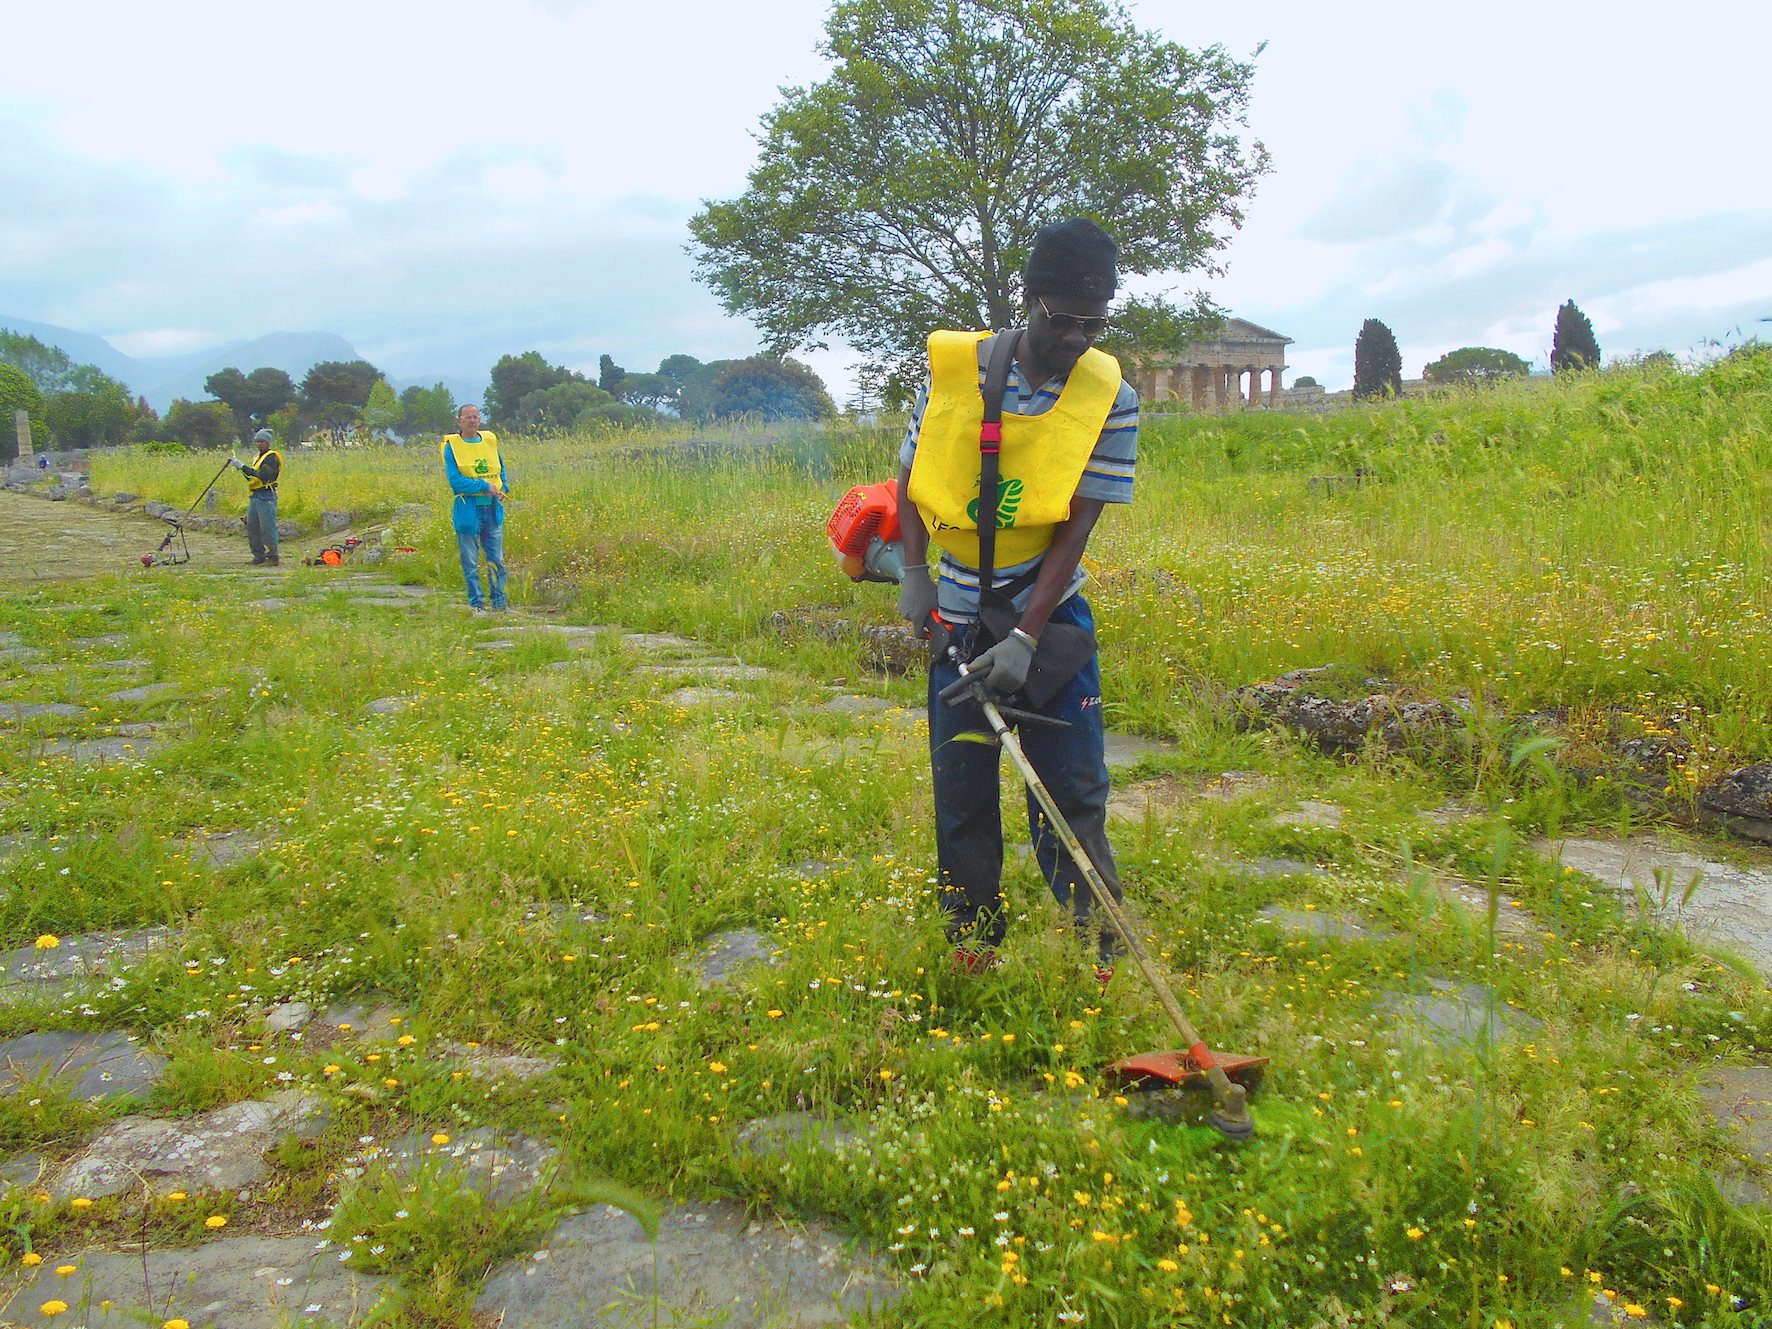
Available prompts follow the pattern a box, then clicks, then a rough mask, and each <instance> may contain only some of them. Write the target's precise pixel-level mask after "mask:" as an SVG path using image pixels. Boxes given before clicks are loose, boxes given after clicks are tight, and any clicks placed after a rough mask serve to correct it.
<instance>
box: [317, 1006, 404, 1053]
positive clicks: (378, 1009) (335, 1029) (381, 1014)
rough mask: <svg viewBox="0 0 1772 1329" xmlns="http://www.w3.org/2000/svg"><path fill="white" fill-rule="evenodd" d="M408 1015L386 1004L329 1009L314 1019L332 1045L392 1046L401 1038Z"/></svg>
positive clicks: (396, 1007) (398, 1008) (332, 1007)
mask: <svg viewBox="0 0 1772 1329" xmlns="http://www.w3.org/2000/svg"><path fill="white" fill-rule="evenodd" d="M407 1018H408V1017H407V1012H406V1011H404V1010H402V1009H401V1008H400V1007H398V1006H392V1005H389V1004H387V1003H386V1002H378V1003H376V1004H374V1005H370V1004H368V1003H352V1004H350V1005H346V1006H329V1007H327V1008H326V1009H325V1010H323V1011H321V1012H320V1014H319V1016H318V1017H317V1018H316V1019H315V1022H314V1023H315V1025H316V1027H317V1028H319V1029H324V1030H325V1031H326V1032H327V1034H328V1035H329V1036H330V1037H331V1038H333V1039H334V1040H335V1041H348V1042H368V1043H377V1042H380V1043H391V1042H393V1041H394V1040H395V1039H397V1038H398V1037H400V1031H401V1030H402V1029H403V1028H404V1027H405V1024H406V1020H407Z"/></svg>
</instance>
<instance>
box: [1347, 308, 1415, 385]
mask: <svg viewBox="0 0 1772 1329" xmlns="http://www.w3.org/2000/svg"><path fill="white" fill-rule="evenodd" d="M1402 395H1403V353H1402V352H1401V351H1399V350H1398V349H1397V338H1396V335H1395V334H1394V333H1392V332H1391V330H1390V329H1389V328H1387V327H1385V325H1384V324H1382V323H1380V322H1379V321H1378V320H1377V319H1375V318H1369V319H1367V320H1366V321H1365V322H1364V323H1362V324H1360V335H1359V336H1358V337H1357V338H1355V339H1354V396H1356V397H1362V398H1364V397H1400V396H1402Z"/></svg>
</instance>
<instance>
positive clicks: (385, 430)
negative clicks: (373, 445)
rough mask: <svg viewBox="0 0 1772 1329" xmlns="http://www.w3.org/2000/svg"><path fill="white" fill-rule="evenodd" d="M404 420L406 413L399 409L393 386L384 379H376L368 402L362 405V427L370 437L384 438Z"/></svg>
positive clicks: (398, 401) (370, 390) (398, 400)
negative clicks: (367, 431)
mask: <svg viewBox="0 0 1772 1329" xmlns="http://www.w3.org/2000/svg"><path fill="white" fill-rule="evenodd" d="M405 418H406V412H405V411H404V410H402V409H401V407H400V398H399V397H397V396H396V395H395V394H394V385H393V384H392V383H390V382H388V381H387V379H385V378H378V379H376V380H375V386H374V387H372V388H370V389H369V400H368V401H366V402H364V403H363V425H364V427H365V428H366V429H368V430H369V433H370V436H371V437H373V438H386V437H387V436H388V434H389V432H391V431H392V430H396V429H398V428H399V427H400V421H401V420H403V419H405Z"/></svg>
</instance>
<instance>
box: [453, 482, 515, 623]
mask: <svg viewBox="0 0 1772 1329" xmlns="http://www.w3.org/2000/svg"><path fill="white" fill-rule="evenodd" d="M473 507H474V511H475V513H476V514H478V516H479V518H480V520H479V524H478V525H477V526H476V527H475V528H474V529H473V530H470V531H462V530H458V531H456V533H455V544H456V548H457V549H458V550H459V551H460V552H461V575H462V580H463V581H465V582H467V584H468V603H469V604H471V605H472V606H474V608H476V609H480V608H483V607H484V606H485V603H486V602H485V601H484V600H483V599H481V597H480V551H481V550H482V549H484V550H485V551H486V581H487V583H488V584H489V585H490V586H491V587H492V607H493V608H494V609H503V608H505V605H506V601H505V528H504V525H503V523H501V522H500V521H499V519H498V505H497V504H495V503H488V504H486V505H485V506H484V507H482V506H481V505H480V504H478V503H476V504H474V505H473Z"/></svg>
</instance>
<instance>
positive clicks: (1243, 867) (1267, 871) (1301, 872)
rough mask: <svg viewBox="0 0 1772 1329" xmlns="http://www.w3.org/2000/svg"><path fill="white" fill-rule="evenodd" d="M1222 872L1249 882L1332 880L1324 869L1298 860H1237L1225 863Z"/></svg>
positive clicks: (1331, 876)
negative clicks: (1310, 878) (1294, 879)
mask: <svg viewBox="0 0 1772 1329" xmlns="http://www.w3.org/2000/svg"><path fill="white" fill-rule="evenodd" d="M1224 870H1225V872H1226V873H1228V874H1229V875H1231V876H1233V877H1247V878H1248V879H1249V880H1251V881H1282V880H1284V879H1285V878H1287V877H1319V878H1322V879H1323V880H1325V881H1327V880H1331V879H1332V878H1333V874H1332V873H1330V872H1329V871H1328V870H1327V869H1326V868H1321V867H1318V866H1317V865H1316V864H1315V863H1306V862H1305V861H1304V860H1303V859H1300V858H1268V857H1262V858H1250V859H1237V860H1233V861H1231V862H1229V863H1226V864H1225V865H1224Z"/></svg>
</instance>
